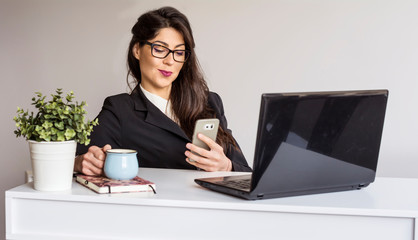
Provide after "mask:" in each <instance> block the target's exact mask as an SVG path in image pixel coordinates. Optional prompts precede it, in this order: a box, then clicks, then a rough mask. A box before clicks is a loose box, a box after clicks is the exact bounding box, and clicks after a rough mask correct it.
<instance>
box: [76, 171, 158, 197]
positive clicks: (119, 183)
mask: <svg viewBox="0 0 418 240" xmlns="http://www.w3.org/2000/svg"><path fill="white" fill-rule="evenodd" d="M76 181H77V182H78V183H80V184H81V185H83V186H85V187H87V188H89V189H91V190H93V191H95V192H97V193H126V192H153V193H156V192H155V189H156V187H155V184H154V183H153V182H150V181H148V180H145V179H143V178H140V177H138V176H136V177H135V178H133V179H131V180H114V179H109V178H106V177H93V176H86V175H82V174H77V178H76Z"/></svg>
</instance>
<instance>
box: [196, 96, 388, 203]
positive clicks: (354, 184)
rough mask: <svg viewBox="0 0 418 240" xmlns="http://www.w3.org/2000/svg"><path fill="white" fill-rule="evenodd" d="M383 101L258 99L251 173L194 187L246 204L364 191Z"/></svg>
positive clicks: (372, 171) (359, 98)
mask: <svg viewBox="0 0 418 240" xmlns="http://www.w3.org/2000/svg"><path fill="white" fill-rule="evenodd" d="M387 99H388V90H361V91H334V92H303V93H273V94H262V96H261V107H260V116H259V120H258V130H257V140H256V145H255V153H254V162H253V172H252V174H246V175H236V176H225V177H214V178H199V179H195V182H196V183H197V184H199V185H201V186H203V187H205V188H208V189H211V190H214V191H218V192H222V193H226V194H230V195H233V196H236V197H240V198H244V199H251V200H256V199H268V198H279V197H288V196H297V195H306V194H317V193H327V192H336V191H345V190H353V189H361V188H364V187H366V186H368V185H369V184H370V183H372V182H373V181H374V179H375V176H376V168H377V162H378V157H379V149H380V142H381V138H382V130H383V123H384V118H385V112H386V104H387Z"/></svg>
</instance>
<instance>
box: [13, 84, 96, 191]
mask: <svg viewBox="0 0 418 240" xmlns="http://www.w3.org/2000/svg"><path fill="white" fill-rule="evenodd" d="M62 93H63V92H62V89H60V88H58V89H57V90H56V94H51V96H52V100H49V101H47V100H46V96H44V95H42V93H40V92H36V93H35V94H36V97H34V98H32V105H34V106H35V108H36V109H37V110H38V112H37V113H36V115H35V114H34V113H33V112H31V113H30V114H29V112H28V110H26V111H24V110H23V109H21V108H19V107H18V108H17V114H18V115H17V116H16V117H14V119H13V120H14V121H15V122H16V127H17V130H15V131H14V133H15V134H16V137H20V136H22V137H25V138H26V140H28V142H29V150H30V155H31V160H32V170H33V178H34V188H35V189H36V190H40V191H62V190H67V189H70V188H71V185H72V176H73V168H74V158H75V151H76V146H77V142H79V143H81V144H85V145H87V144H88V143H89V142H90V139H89V136H90V133H91V132H92V130H93V126H96V125H97V124H98V119H96V120H94V121H89V120H87V121H85V114H86V113H87V112H86V111H85V109H84V107H85V106H86V102H84V101H83V102H81V103H80V104H79V103H78V102H75V103H74V102H73V99H74V93H73V92H72V91H71V92H70V93H68V94H67V96H66V97H65V99H64V98H63V97H62Z"/></svg>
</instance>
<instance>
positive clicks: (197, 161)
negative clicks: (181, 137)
mask: <svg viewBox="0 0 418 240" xmlns="http://www.w3.org/2000/svg"><path fill="white" fill-rule="evenodd" d="M197 137H198V138H199V139H200V140H202V141H203V142H204V143H206V144H207V145H208V146H209V148H210V150H206V149H204V148H201V147H198V146H196V145H194V144H192V143H188V144H186V148H188V149H189V150H190V151H186V152H185V155H186V156H187V158H186V161H187V162H188V163H190V164H191V165H194V166H196V167H198V168H200V169H203V170H205V171H208V172H215V171H232V162H231V160H229V158H228V157H227V156H225V153H224V150H223V148H222V147H221V146H220V145H219V144H217V143H216V142H215V141H213V140H212V139H210V138H208V137H206V136H205V135H203V134H201V133H199V134H198V135H197ZM192 152H194V153H197V154H199V155H200V156H199V155H197V154H194V153H192ZM191 159H192V160H191Z"/></svg>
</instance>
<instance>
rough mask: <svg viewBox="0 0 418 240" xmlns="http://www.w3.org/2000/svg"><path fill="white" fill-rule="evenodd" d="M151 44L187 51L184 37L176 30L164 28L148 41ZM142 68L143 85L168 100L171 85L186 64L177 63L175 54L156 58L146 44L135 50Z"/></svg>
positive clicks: (137, 45)
mask: <svg viewBox="0 0 418 240" xmlns="http://www.w3.org/2000/svg"><path fill="white" fill-rule="evenodd" d="M148 42H150V43H156V44H160V45H162V46H165V47H167V48H169V49H170V50H185V49H186V46H185V44H184V39H183V36H182V35H181V33H180V32H178V31H177V30H175V29H174V28H163V29H161V30H160V31H159V33H158V34H157V36H156V37H155V38H153V39H150V40H148ZM133 53H134V56H135V58H136V59H138V60H139V66H140V68H141V85H142V87H143V88H145V89H146V90H147V91H149V92H151V93H154V94H157V95H159V96H160V97H163V98H165V99H168V98H169V96H170V92H171V84H172V82H173V81H174V80H175V79H176V78H177V76H178V75H179V73H180V70H181V68H182V67H183V65H184V63H180V62H176V61H174V59H173V53H170V54H169V55H168V56H167V57H166V58H163V59H161V58H156V57H154V56H152V54H151V46H150V45H147V44H144V45H143V46H142V47H140V46H139V44H136V45H135V46H134V49H133Z"/></svg>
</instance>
